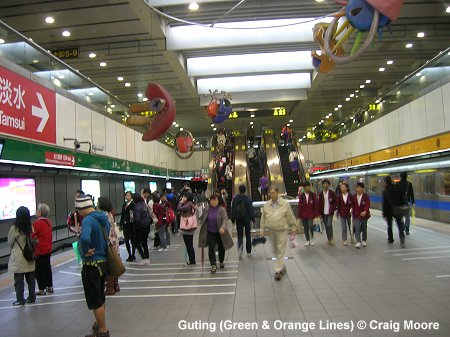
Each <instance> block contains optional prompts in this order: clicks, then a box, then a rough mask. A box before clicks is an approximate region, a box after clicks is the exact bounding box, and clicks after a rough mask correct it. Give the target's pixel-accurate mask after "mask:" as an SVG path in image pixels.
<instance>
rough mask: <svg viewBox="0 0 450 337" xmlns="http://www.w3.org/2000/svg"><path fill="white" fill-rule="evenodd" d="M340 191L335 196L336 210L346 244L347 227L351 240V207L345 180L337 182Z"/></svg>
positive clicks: (350, 196)
mask: <svg viewBox="0 0 450 337" xmlns="http://www.w3.org/2000/svg"><path fill="white" fill-rule="evenodd" d="M339 189H340V193H339V196H338V197H337V212H338V216H339V217H340V219H341V231H342V241H343V243H344V246H347V228H348V231H349V233H350V238H351V242H353V233H352V221H351V214H350V211H351V209H352V195H351V194H350V193H348V191H349V187H348V184H347V183H346V182H341V183H339Z"/></svg>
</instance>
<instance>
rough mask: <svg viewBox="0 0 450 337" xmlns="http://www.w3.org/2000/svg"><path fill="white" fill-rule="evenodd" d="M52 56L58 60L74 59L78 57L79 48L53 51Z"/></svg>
mask: <svg viewBox="0 0 450 337" xmlns="http://www.w3.org/2000/svg"><path fill="white" fill-rule="evenodd" d="M52 54H53V55H55V56H56V57H57V58H59V59H75V58H78V55H80V48H66V49H53V50H52Z"/></svg>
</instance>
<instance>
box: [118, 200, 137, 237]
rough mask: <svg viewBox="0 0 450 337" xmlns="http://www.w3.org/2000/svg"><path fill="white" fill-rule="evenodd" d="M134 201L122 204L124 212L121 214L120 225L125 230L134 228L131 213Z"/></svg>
mask: <svg viewBox="0 0 450 337" xmlns="http://www.w3.org/2000/svg"><path fill="white" fill-rule="evenodd" d="M133 209H134V202H133V201H131V202H130V203H129V204H128V205H127V203H124V204H123V206H122V214H121V216H120V227H121V228H122V229H124V230H133V228H134V224H133V222H132V221H131V217H130V214H131V213H132V212H133Z"/></svg>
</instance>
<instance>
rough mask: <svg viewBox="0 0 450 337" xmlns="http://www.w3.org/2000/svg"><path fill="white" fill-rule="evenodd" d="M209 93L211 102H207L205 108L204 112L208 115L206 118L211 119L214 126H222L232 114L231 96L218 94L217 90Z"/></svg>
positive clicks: (222, 93)
mask: <svg viewBox="0 0 450 337" xmlns="http://www.w3.org/2000/svg"><path fill="white" fill-rule="evenodd" d="M209 92H210V95H211V102H209V104H208V106H207V107H206V112H207V113H208V116H209V117H211V119H212V122H213V123H214V124H222V123H223V122H224V121H226V120H227V119H228V117H229V116H230V114H231V113H232V112H233V107H232V105H231V95H230V94H228V93H226V92H224V91H222V92H219V91H218V90H215V91H211V90H210V91H209Z"/></svg>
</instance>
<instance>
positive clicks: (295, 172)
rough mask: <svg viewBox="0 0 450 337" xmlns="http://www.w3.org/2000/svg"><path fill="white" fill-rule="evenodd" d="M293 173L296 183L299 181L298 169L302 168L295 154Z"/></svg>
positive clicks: (292, 166) (292, 163)
mask: <svg viewBox="0 0 450 337" xmlns="http://www.w3.org/2000/svg"><path fill="white" fill-rule="evenodd" d="M291 169H292V173H293V174H294V184H296V183H298V170H299V169H300V162H299V161H298V156H294V160H293V161H292V162H291Z"/></svg>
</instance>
